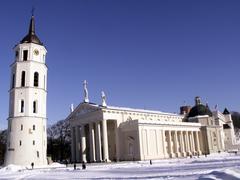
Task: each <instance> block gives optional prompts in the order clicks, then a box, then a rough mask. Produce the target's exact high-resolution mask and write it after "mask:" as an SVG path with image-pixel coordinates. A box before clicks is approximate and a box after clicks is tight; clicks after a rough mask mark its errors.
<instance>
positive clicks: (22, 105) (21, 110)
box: [20, 100, 24, 113]
mask: <svg viewBox="0 0 240 180" xmlns="http://www.w3.org/2000/svg"><path fill="white" fill-rule="evenodd" d="M20 112H21V113H23V112H24V100H21V107H20Z"/></svg>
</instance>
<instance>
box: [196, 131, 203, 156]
mask: <svg viewBox="0 0 240 180" xmlns="http://www.w3.org/2000/svg"><path fill="white" fill-rule="evenodd" d="M198 133H199V132H198V131H196V141H197V142H196V145H197V153H198V154H199V155H201V154H202V152H201V149H200V141H199V137H198Z"/></svg>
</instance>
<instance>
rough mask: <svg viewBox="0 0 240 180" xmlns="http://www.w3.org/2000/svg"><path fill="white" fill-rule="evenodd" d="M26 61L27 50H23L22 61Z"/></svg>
mask: <svg viewBox="0 0 240 180" xmlns="http://www.w3.org/2000/svg"><path fill="white" fill-rule="evenodd" d="M27 59H28V50H24V51H23V60H24V61H27Z"/></svg>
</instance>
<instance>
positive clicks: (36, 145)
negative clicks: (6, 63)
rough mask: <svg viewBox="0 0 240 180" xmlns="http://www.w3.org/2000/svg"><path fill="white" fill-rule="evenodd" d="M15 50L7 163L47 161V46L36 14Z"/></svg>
mask: <svg viewBox="0 0 240 180" xmlns="http://www.w3.org/2000/svg"><path fill="white" fill-rule="evenodd" d="M14 52H15V60H14V62H13V63H12V64H11V66H10V67H11V83H10V90H9V96H10V97H9V117H8V139H7V148H6V156H5V165H9V164H16V165H24V166H30V165H31V163H34V165H46V164H47V156H46V151H47V125H46V120H47V116H46V104H47V66H46V62H45V59H46V53H47V50H46V48H45V47H44V45H43V43H42V42H41V41H40V39H39V38H38V37H37V35H36V33H35V20H34V16H33V15H32V17H31V20H30V25H29V31H28V34H27V35H26V36H25V37H24V38H23V39H22V40H21V41H20V43H19V44H17V45H16V46H15V48H14Z"/></svg>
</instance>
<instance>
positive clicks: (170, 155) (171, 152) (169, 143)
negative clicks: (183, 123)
mask: <svg viewBox="0 0 240 180" xmlns="http://www.w3.org/2000/svg"><path fill="white" fill-rule="evenodd" d="M168 150H169V157H171V158H172V157H173V150H172V135H171V131H168Z"/></svg>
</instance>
